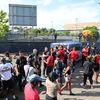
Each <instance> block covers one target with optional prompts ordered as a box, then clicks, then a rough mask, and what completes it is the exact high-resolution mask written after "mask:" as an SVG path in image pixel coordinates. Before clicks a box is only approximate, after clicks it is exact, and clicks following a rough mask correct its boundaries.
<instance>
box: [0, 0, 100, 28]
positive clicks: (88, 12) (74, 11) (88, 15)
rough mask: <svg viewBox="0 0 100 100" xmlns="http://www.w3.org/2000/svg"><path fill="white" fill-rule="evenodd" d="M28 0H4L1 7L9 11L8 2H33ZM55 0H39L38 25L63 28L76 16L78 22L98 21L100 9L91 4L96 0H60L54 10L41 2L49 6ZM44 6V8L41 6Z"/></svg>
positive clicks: (73, 20)
mask: <svg viewBox="0 0 100 100" xmlns="http://www.w3.org/2000/svg"><path fill="white" fill-rule="evenodd" d="M25 1H27V0H3V1H2V2H1V3H0V9H3V10H5V11H7V12H8V4H9V3H11V4H15V3H17V4H18V3H24V4H31V2H29V1H27V2H25ZM53 1H54V0H38V1H36V3H37V5H38V6H37V7H38V9H37V27H47V28H51V27H53V28H56V29H59V28H60V29H62V28H63V26H64V24H69V23H76V18H78V22H79V23H80V22H87V21H97V20H96V17H97V16H99V13H100V12H99V10H98V9H97V8H96V7H94V8H93V7H92V6H91V5H92V4H93V3H94V0H87V2H84V4H83V2H82V3H74V4H69V5H67V4H65V3H63V2H64V0H59V2H62V4H61V5H60V6H59V7H58V8H56V9H53V10H49V11H48V9H44V8H43V6H39V5H40V4H41V5H42V4H43V5H44V6H47V5H50V4H51V3H52V2H53ZM41 7H42V8H41Z"/></svg>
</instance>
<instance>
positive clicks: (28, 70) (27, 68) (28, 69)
mask: <svg viewBox="0 0 100 100" xmlns="http://www.w3.org/2000/svg"><path fill="white" fill-rule="evenodd" d="M24 72H25V76H26V79H27V81H28V80H29V77H30V76H31V75H33V74H34V73H35V72H36V69H35V68H34V67H31V66H30V65H25V66H24ZM27 73H28V75H27Z"/></svg>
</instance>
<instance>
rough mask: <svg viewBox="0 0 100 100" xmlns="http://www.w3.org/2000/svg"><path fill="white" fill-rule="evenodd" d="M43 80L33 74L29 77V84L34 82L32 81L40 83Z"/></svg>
mask: <svg viewBox="0 0 100 100" xmlns="http://www.w3.org/2000/svg"><path fill="white" fill-rule="evenodd" d="M42 80H43V78H41V77H40V76H38V75H36V74H33V75H31V76H30V77H29V82H34V81H42Z"/></svg>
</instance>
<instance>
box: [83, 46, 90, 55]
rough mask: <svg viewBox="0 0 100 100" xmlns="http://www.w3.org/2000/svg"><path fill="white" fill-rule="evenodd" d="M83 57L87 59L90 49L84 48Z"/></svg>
mask: <svg viewBox="0 0 100 100" xmlns="http://www.w3.org/2000/svg"><path fill="white" fill-rule="evenodd" d="M82 55H83V56H85V57H87V56H88V55H89V49H88V48H83V49H82Z"/></svg>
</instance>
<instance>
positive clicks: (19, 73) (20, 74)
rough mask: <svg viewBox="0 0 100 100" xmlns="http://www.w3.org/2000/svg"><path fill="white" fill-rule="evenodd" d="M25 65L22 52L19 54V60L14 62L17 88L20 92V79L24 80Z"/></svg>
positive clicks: (25, 61)
mask: <svg viewBox="0 0 100 100" xmlns="http://www.w3.org/2000/svg"><path fill="white" fill-rule="evenodd" d="M26 64H27V60H26V57H25V56H24V54H23V53H22V52H19V58H18V59H17V60H16V72H17V76H18V87H19V90H20V91H22V78H23V77H24V78H25V72H24V65H26Z"/></svg>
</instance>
